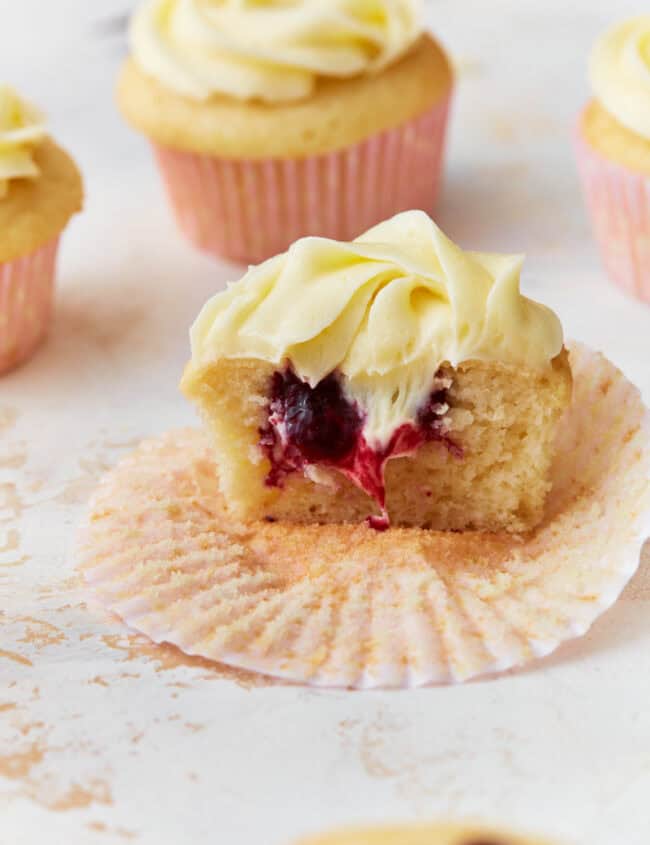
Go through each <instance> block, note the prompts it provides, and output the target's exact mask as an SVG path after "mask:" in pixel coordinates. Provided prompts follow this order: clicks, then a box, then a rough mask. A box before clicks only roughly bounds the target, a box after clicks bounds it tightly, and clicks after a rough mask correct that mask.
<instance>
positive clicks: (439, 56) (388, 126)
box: [118, 0, 453, 263]
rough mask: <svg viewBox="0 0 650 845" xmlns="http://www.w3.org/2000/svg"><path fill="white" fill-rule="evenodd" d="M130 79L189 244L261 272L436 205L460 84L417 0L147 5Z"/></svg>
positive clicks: (123, 85)
mask: <svg viewBox="0 0 650 845" xmlns="http://www.w3.org/2000/svg"><path fill="white" fill-rule="evenodd" d="M130 41H131V57H130V58H129V59H128V60H127V62H126V64H125V66H124V68H123V70H122V74H121V77H120V80H119V86H118V101H119V105H120V108H121V110H122V112H123V114H124V116H125V118H126V119H127V120H128V121H129V123H131V124H132V125H133V126H134V127H135V128H136V129H137V130H139V131H140V132H142V133H143V134H144V135H146V136H147V137H148V138H150V139H151V141H152V143H153V146H154V150H155V153H156V157H157V160H158V163H159V165H160V168H161V171H162V175H163V177H164V180H165V182H166V185H167V190H168V193H169V197H170V200H171V203H172V205H173V207H174V210H175V213H176V216H177V218H178V222H179V224H180V226H181V228H182V229H183V231H184V232H185V234H186V235H187V237H188V238H189V239H190V240H191V241H192V242H193V243H194V244H196V245H197V246H198V247H200V248H201V249H203V250H206V251H208V252H211V253H214V254H217V255H222V256H226V257H229V258H232V259H236V260H239V261H242V262H251V263H257V262H259V261H261V260H263V259H265V258H268V257H269V256H271V255H274V254H277V253H279V252H282V251H283V250H285V249H287V248H288V247H289V245H290V244H291V243H292V242H293V241H295V240H297V239H298V238H300V237H302V236H305V235H322V236H326V237H330V238H337V239H339V240H351V239H353V238H354V237H356V236H357V235H358V234H360V233H361V232H362V231H364V230H365V229H367V228H369V227H370V226H372V225H374V224H376V223H378V222H379V221H380V220H382V219H385V218H386V217H389V216H391V215H392V214H395V213H397V212H398V211H403V210H407V209H409V208H422V209H424V210H427V211H431V209H432V207H433V205H434V203H435V200H436V195H437V192H438V186H439V181H440V174H441V167H442V157H443V146H444V137H445V128H446V123H447V114H448V107H449V101H450V95H451V91H452V82H453V80H452V71H451V66H450V63H449V61H448V59H447V57H446V55H445V53H444V51H443V49H442V48H441V47H440V45H439V44H438V43H437V42H436V41H435V40H434V39H433V38H432V37H431V36H430V35H428V34H426V33H424V32H423V30H422V24H421V0H392V2H388V0H370V2H368V3H363V4H351V3H347V2H344V0H331V2H328V3H322V2H314V0H295V2H291V3H287V2H281V1H280V0H269V2H266V3H264V4H259V3H252V2H240V1H239V0H238V2H235V0H221V2H217V0H146V1H145V2H144V3H142V4H141V6H140V8H139V9H138V11H137V12H136V13H135V15H134V17H133V20H132V24H131V30H130Z"/></svg>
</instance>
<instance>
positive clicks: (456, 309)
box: [191, 211, 563, 442]
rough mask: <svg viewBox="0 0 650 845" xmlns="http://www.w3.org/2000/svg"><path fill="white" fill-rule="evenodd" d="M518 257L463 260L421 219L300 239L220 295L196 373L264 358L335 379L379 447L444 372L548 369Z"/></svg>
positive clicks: (554, 322)
mask: <svg viewBox="0 0 650 845" xmlns="http://www.w3.org/2000/svg"><path fill="white" fill-rule="evenodd" d="M522 261H523V259H522V257H521V256H516V255H515V256H512V255H488V254H482V253H465V252H463V251H462V250H461V249H460V248H459V247H457V246H455V245H454V244H453V243H452V242H451V241H450V240H449V239H448V238H447V237H446V236H445V235H444V234H443V233H442V232H441V230H440V229H439V228H438V227H437V226H436V224H435V223H434V222H433V221H432V220H430V219H429V217H427V215H426V214H425V213H424V212H420V211H410V212H406V213H404V214H400V215H398V216H397V217H394V218H393V219H392V220H388V221H387V222H385V223H382V224H380V225H379V226H376V227H375V228H373V229H371V230H370V231H368V232H366V233H365V234H364V235H362V236H361V237H360V238H357V240H356V241H354V242H352V243H339V242H337V241H331V240H326V239H324V238H304V239H303V240H300V241H297V242H296V243H295V244H294V245H293V246H292V247H291V249H290V250H289V251H288V252H287V253H285V254H283V255H279V256H276V257H275V258H272V259H270V260H269V261H266V262H265V263H263V264H260V265H259V266H258V267H253V268H251V269H250V270H249V272H248V273H247V274H246V275H245V276H244V278H243V279H242V280H241V281H240V282H238V283H236V284H234V285H231V286H230V287H229V288H228V289H227V290H226V291H223V292H222V293H219V294H217V295H216V296H215V297H213V298H212V299H211V300H210V301H209V302H208V303H207V304H206V305H205V306H204V308H203V310H202V312H201V314H200V315H199V317H198V319H197V321H196V322H195V324H194V326H193V327H192V331H191V340H192V364H191V368H192V369H197V370H198V369H201V368H203V367H205V366H209V365H210V364H212V363H214V362H216V361H218V360H219V359H222V358H248V357H250V358H261V359H263V360H266V361H269V362H270V363H272V364H274V365H276V366H281V365H283V364H284V363H287V362H288V363H290V364H291V366H292V367H293V369H294V370H295V372H296V373H297V374H298V375H299V376H300V377H301V378H302V379H303V380H305V381H308V382H309V383H310V384H311V385H312V386H315V385H316V384H317V383H318V382H320V381H321V380H322V379H323V378H325V376H327V375H328V374H329V373H331V372H332V371H333V370H335V369H338V371H339V372H340V373H341V375H342V377H343V381H344V385H345V387H346V389H347V391H348V393H349V394H350V395H351V396H352V397H353V398H354V399H355V400H356V401H357V402H358V403H359V405H360V406H361V407H362V408H363V409H364V411H365V412H366V414H367V419H366V426H365V428H366V432H367V434H368V435H370V436H371V437H374V439H375V440H377V441H380V442H385V440H386V439H387V438H388V437H389V436H390V434H391V433H392V432H393V431H394V430H395V428H396V427H397V426H398V425H399V424H401V423H403V422H406V421H409V420H413V419H414V418H415V416H416V414H417V411H418V408H419V406H420V405H421V403H422V401H423V399H424V398H425V397H426V396H428V394H429V392H430V389H431V380H432V376H433V374H434V373H435V372H436V370H437V369H438V367H439V366H440V364H442V363H443V362H449V363H450V364H452V365H457V364H459V363H460V362H462V361H467V360H470V359H483V360H493V361H502V362H506V363H512V364H519V365H523V366H527V367H531V368H539V367H544V366H547V365H548V364H549V363H550V361H551V360H552V359H553V358H554V357H555V356H556V355H557V354H559V352H560V351H561V349H562V343H563V337H562V328H561V325H560V322H559V320H558V318H557V317H556V316H555V314H554V313H553V312H552V311H551V310H550V309H548V308H546V307H545V306H543V305H540V304H538V303H536V302H533V301H531V300H529V299H526V298H525V297H524V296H522V295H521V293H520V290H519V274H520V270H521V265H522Z"/></svg>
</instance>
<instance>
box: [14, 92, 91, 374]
mask: <svg viewBox="0 0 650 845" xmlns="http://www.w3.org/2000/svg"><path fill="white" fill-rule="evenodd" d="M82 200H83V187H82V182H81V176H80V174H79V171H78V170H77V167H76V165H75V163H74V162H73V161H72V159H71V158H70V156H69V155H68V154H67V153H66V152H65V151H64V150H62V149H61V148H60V147H58V146H57V145H56V144H55V143H54V141H52V140H51V139H50V138H49V137H48V136H47V133H46V129H45V121H44V118H43V115H42V114H41V113H40V112H39V111H38V110H37V109H36V108H34V107H33V106H31V105H30V104H29V103H26V102H25V101H24V100H22V99H21V98H20V97H19V96H18V94H17V93H16V92H15V91H13V90H12V89H11V88H8V87H4V86H0V373H2V372H6V371H7V370H9V369H11V368H13V367H15V366H16V365H18V364H20V363H21V362H22V361H24V360H25V359H26V358H28V357H29V355H30V354H31V353H32V352H33V351H34V349H35V348H36V347H37V346H38V344H39V343H40V341H41V340H42V339H43V337H44V336H45V334H46V331H47V328H48V325H49V322H50V315H51V312H52V294H53V287H54V276H55V267H56V256H57V248H58V243H59V237H60V235H61V232H62V231H63V229H64V228H65V227H66V225H67V223H68V221H69V220H70V218H71V217H72V215H73V214H75V213H76V212H77V211H80V210H81V205H82Z"/></svg>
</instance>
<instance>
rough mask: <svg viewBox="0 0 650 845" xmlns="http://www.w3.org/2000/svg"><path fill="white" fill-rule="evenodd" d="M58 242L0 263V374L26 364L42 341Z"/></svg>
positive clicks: (45, 328) (47, 318)
mask: <svg viewBox="0 0 650 845" xmlns="http://www.w3.org/2000/svg"><path fill="white" fill-rule="evenodd" d="M58 248H59V238H58V237H57V238H56V239H55V240H53V241H50V243H48V244H46V245H45V246H42V247H40V249H37V250H35V251H34V252H32V253H30V254H29V255H26V256H24V257H22V258H16V259H14V260H12V261H6V262H4V263H0V373H3V372H6V371H8V370H10V369H12V368H13V367H16V366H18V364H21V363H22V362H23V361H25V360H26V359H27V358H29V356H30V355H31V354H32V352H34V350H35V349H36V347H37V346H38V345H39V343H40V342H41V341H42V340H43V338H44V337H45V334H46V333H47V329H48V327H49V324H50V318H51V315H52V300H53V293H54V281H55V276H56V258H57V253H58Z"/></svg>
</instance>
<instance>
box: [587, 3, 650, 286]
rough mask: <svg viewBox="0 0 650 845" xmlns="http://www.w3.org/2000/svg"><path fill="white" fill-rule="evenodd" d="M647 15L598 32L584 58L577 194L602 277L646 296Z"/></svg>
mask: <svg viewBox="0 0 650 845" xmlns="http://www.w3.org/2000/svg"><path fill="white" fill-rule="evenodd" d="M649 42H650V15H641V16H639V17H636V18H632V19H631V20H628V21H625V22H624V23H622V24H619V25H618V26H616V27H614V28H613V29H611V30H610V31H609V32H607V33H605V34H604V35H603V36H602V37H601V38H600V40H599V41H598V42H597V43H596V45H595V47H594V50H593V53H592V56H591V63H590V77H591V84H592V88H593V91H594V98H593V99H592V100H591V102H590V103H589V104H588V105H587V107H586V108H585V109H584V111H583V112H582V114H581V116H580V120H579V125H578V131H577V146H578V158H579V165H580V171H581V176H582V181H583V185H584V193H585V197H586V201H587V205H588V207H589V212H590V215H591V218H592V221H593V228H594V232H595V236H596V239H597V241H598V244H599V247H600V251H601V253H602V257H603V261H604V264H605V268H606V270H607V273H608V275H609V276H610V277H611V279H612V281H614V282H615V283H616V284H617V285H619V286H620V287H621V288H623V290H625V291H627V292H628V293H630V294H632V295H634V296H636V297H638V298H640V299H643V300H645V301H646V302H650V199H649V197H650V49H649V48H648V43H649Z"/></svg>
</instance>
